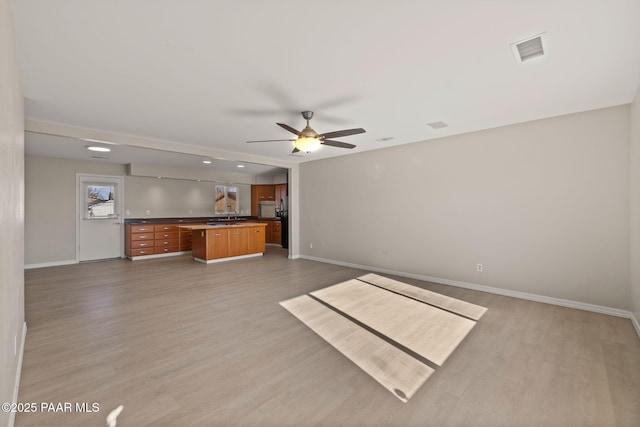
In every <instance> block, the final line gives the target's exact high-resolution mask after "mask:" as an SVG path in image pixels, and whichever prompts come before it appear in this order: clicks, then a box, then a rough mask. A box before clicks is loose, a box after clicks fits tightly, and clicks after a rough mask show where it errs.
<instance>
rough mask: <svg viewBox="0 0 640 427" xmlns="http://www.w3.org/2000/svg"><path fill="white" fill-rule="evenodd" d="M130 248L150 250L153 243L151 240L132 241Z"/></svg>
mask: <svg viewBox="0 0 640 427" xmlns="http://www.w3.org/2000/svg"><path fill="white" fill-rule="evenodd" d="M130 246H131V249H136V248H152V247H153V246H154V243H153V241H152V240H133V241H132V242H131V245H130Z"/></svg>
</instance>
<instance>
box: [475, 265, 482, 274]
mask: <svg viewBox="0 0 640 427" xmlns="http://www.w3.org/2000/svg"><path fill="white" fill-rule="evenodd" d="M482 269H483V267H482V264H478V265H476V271H479V272H482Z"/></svg>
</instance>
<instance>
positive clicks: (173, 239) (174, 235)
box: [153, 224, 180, 254]
mask: <svg viewBox="0 0 640 427" xmlns="http://www.w3.org/2000/svg"><path fill="white" fill-rule="evenodd" d="M153 231H154V242H155V243H154V247H155V249H154V253H156V254H166V253H170V252H178V251H179V250H180V249H179V243H180V237H179V232H178V226H177V225H172V224H156V225H154V226H153Z"/></svg>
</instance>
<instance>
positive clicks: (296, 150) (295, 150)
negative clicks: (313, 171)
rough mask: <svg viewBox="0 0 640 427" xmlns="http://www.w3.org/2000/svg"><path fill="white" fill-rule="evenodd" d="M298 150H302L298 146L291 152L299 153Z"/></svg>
mask: <svg viewBox="0 0 640 427" xmlns="http://www.w3.org/2000/svg"><path fill="white" fill-rule="evenodd" d="M298 151H300V150H298V148H297V147H296V148H294V149H293V151H292V152H291V154H293V153H297V152H298Z"/></svg>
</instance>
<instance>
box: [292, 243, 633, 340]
mask: <svg viewBox="0 0 640 427" xmlns="http://www.w3.org/2000/svg"><path fill="white" fill-rule="evenodd" d="M300 258H304V259H308V260H311V261H318V262H324V263H327V264H335V265H341V266H344V267H351V268H357V269H360V270H367V271H374V272H377V273H386V274H391V275H394V276H400V277H408V278H410V279H417V280H422V281H425V282H433V283H440V284H442V285H449V286H455V287H458V288H465V289H471V290H474V291H480V292H488V293H491V294H496V295H503V296H507V297H513V298H519V299H524V300H529V301H536V302H542V303H546V304H553V305H558V306H561V307H568V308H576V309H578V310H585V311H592V312H594V313H600V314H608V315H610V316H616V317H623V318H625V319H630V320H631V322H632V323H633V326H634V327H635V328H636V332H637V333H638V337H640V324H639V323H638V320H637V319H636V318H635V316H634V315H633V313H631V312H630V311H627V310H620V309H618V308H612V307H605V306H602V305H595V304H588V303H585V302H579V301H571V300H566V299H561V298H553V297H547V296H544V295H537V294H529V293H526V292H520V291H512V290H509V289H501V288H494V287H491V286H485V285H477V284H475V283H467V282H459V281H457V280H449V279H442V278H440V277H432V276H425V275H422V274H413V273H406V272H403V271H396V270H389V269H385V268H378V267H372V266H370V265H361V264H353V263H350V262H343V261H336V260H332V259H326V258H318V257H312V256H308V255H300Z"/></svg>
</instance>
